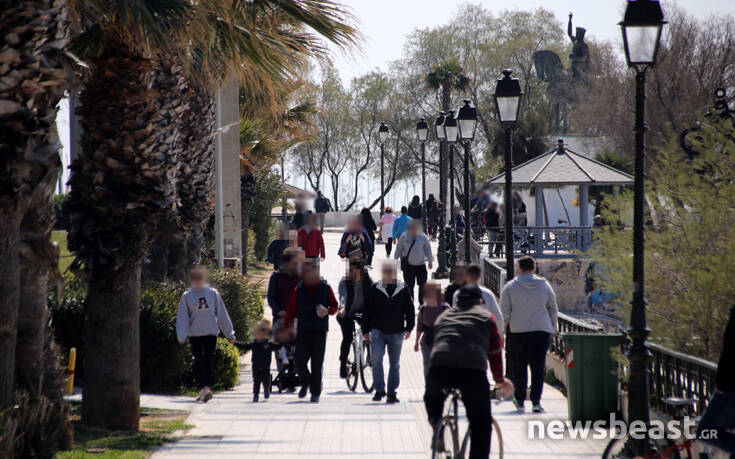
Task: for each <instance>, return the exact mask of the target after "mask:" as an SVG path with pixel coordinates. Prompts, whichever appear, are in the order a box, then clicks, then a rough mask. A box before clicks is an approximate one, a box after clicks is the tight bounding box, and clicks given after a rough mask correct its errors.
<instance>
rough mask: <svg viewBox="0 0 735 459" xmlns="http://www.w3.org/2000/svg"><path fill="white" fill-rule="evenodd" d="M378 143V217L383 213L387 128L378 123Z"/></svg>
mask: <svg viewBox="0 0 735 459" xmlns="http://www.w3.org/2000/svg"><path fill="white" fill-rule="evenodd" d="M378 140H379V141H380V215H383V212H385V141H386V140H388V126H387V125H386V124H385V123H380V127H379V128H378Z"/></svg>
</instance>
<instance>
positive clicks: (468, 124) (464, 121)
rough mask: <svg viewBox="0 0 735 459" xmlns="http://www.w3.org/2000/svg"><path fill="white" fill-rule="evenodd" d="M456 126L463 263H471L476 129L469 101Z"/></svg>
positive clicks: (472, 107) (458, 117)
mask: <svg viewBox="0 0 735 459" xmlns="http://www.w3.org/2000/svg"><path fill="white" fill-rule="evenodd" d="M456 119H457V121H458V122H457V124H458V125H459V138H460V139H461V141H462V143H463V144H464V215H465V219H466V223H465V234H464V261H465V263H470V262H471V261H472V251H471V244H472V228H471V225H470V142H472V139H474V138H475V128H476V127H477V108H475V107H474V106H473V105H472V104H471V102H470V100H469V99H465V100H464V105H463V106H462V108H460V109H459V112H458V113H457V118H456Z"/></svg>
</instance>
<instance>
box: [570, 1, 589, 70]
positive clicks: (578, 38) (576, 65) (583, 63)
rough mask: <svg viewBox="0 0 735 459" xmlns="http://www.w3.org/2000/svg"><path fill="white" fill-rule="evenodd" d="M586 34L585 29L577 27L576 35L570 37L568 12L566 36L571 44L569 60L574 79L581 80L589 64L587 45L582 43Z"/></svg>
mask: <svg viewBox="0 0 735 459" xmlns="http://www.w3.org/2000/svg"><path fill="white" fill-rule="evenodd" d="M586 32H587V29H585V28H584V27H577V29H576V35H572V13H571V12H570V13H569V24H568V25H567V35H569V38H570V39H571V40H572V43H573V46H572V53H571V54H570V55H569V60H570V61H572V76H573V77H574V78H575V79H581V78H583V77H584V75H585V73H586V72H587V68H588V67H589V64H590V50H589V47H588V46H587V43H585V42H584V35H585V33H586Z"/></svg>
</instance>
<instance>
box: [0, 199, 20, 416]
mask: <svg viewBox="0 0 735 459" xmlns="http://www.w3.org/2000/svg"><path fill="white" fill-rule="evenodd" d="M20 218H21V217H20V212H19V209H18V206H17V205H15V206H14V205H12V204H11V205H9V206H0V221H2V222H3V224H2V230H3V236H2V237H1V238H0V260H2V262H1V263H0V317H2V318H3V319H2V320H0V409H2V408H5V407H9V406H13V402H14V397H13V389H14V384H15V343H16V337H17V331H18V300H19V294H20V269H19V267H20V257H19V254H18V246H19V245H20Z"/></svg>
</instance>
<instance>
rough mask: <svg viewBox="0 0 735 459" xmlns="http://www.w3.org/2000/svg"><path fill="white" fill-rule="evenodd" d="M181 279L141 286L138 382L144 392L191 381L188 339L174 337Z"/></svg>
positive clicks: (183, 285)
mask: <svg viewBox="0 0 735 459" xmlns="http://www.w3.org/2000/svg"><path fill="white" fill-rule="evenodd" d="M184 291H186V285H185V284H184V283H183V282H175V283H168V282H164V283H161V284H156V285H153V286H150V287H149V288H147V289H145V290H144V291H143V293H142V295H141V302H140V303H141V304H140V386H141V388H142V390H144V391H147V392H161V391H162V392H167V391H171V390H175V389H177V388H180V387H186V386H187V385H188V384H189V383H190V382H191V376H190V375H191V373H192V358H191V351H190V350H189V345H188V343H187V344H186V345H183V346H182V345H181V344H179V341H178V338H177V337H176V315H177V314H178V310H179V300H180V299H181V295H182V294H183V293H184Z"/></svg>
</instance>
